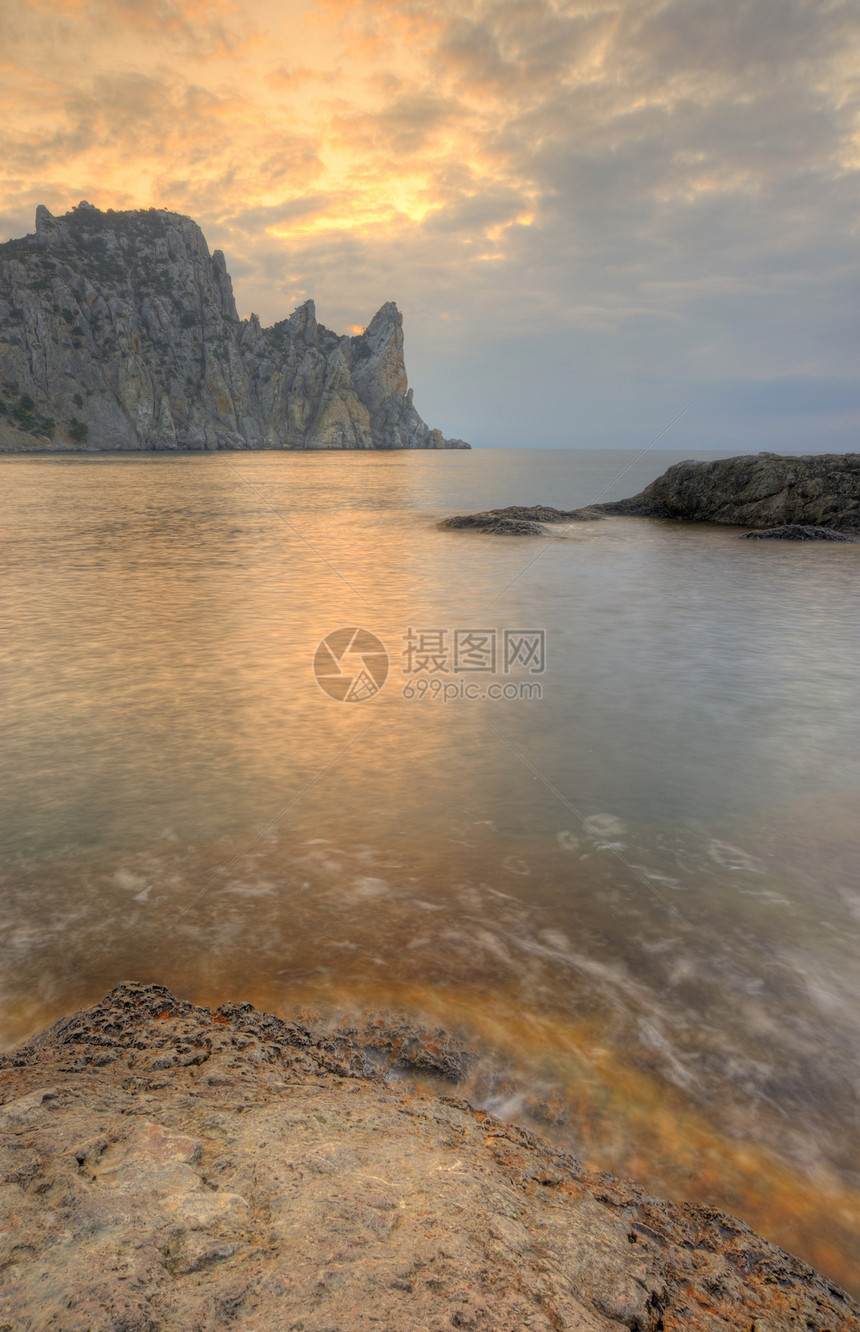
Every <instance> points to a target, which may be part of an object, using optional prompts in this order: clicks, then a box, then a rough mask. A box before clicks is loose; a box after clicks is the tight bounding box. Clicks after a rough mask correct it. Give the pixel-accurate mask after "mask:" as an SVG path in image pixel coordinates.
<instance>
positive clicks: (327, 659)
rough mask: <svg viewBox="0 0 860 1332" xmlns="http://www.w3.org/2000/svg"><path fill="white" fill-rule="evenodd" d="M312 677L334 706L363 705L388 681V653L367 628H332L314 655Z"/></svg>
mask: <svg viewBox="0 0 860 1332" xmlns="http://www.w3.org/2000/svg"><path fill="white" fill-rule="evenodd" d="M314 676H315V678H316V682H317V684H318V685H319V687H320V689H321V690H322V691H323V693H325V694H328V696H329V698H334V699H336V700H337V702H338V703H366V702H367V700H368V699H370V698H374V697H375V696H376V695H377V694H378V693H379V691H380V689H381V688H382V686H383V685H384V684H385V681H386V680H387V679H388V653H387V652H386V650H385V645H384V644H383V643H381V642H380V640H379V639H378V638H377V637H376V634H372V633H371V632H370V630H369V629H359V628H356V627H355V626H352V627H350V628H348V629H335V630H334V632H333V633H331V634H326V636H325V638H324V639H323V640H322V642H321V643H320V644H319V646H318V647H317V650H316V652H315V653H314Z"/></svg>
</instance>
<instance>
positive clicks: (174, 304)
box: [0, 203, 469, 452]
mask: <svg viewBox="0 0 860 1332" xmlns="http://www.w3.org/2000/svg"><path fill="white" fill-rule="evenodd" d="M468 447H469V446H468V444H465V443H464V442H463V440H459V439H444V438H443V437H442V435H441V433H440V432H439V431H438V430H431V429H430V428H429V427H428V426H427V425H425V423H424V422H423V421H422V419H421V417H420V416H419V415H418V413H417V411H416V410H415V408H414V406H413V404H412V391H411V389H409V388H408V387H407V380H406V369H405V366H404V362H403V318H402V316H401V314H400V311H399V310H398V309H397V306H396V305H395V304H394V303H393V302H388V303H387V304H385V305H383V306H382V308H381V309H380V310H379V311H378V312H377V314H376V315H374V317H373V319H372V320H371V321H370V324H369V325H368V326H367V328H366V329H365V330H364V332H363V333H362V334H360V335H358V336H356V337H341V336H339V335H338V334H337V333H333V332H331V330H330V329H327V328H325V327H324V326H323V325H322V324H318V323H317V319H316V312H315V309H314V303H313V301H306V302H305V303H304V305H301V306H299V308H298V309H297V310H295V311H294V312H293V314H291V315H290V317H289V318H288V319H282V320H280V321H279V322H278V323H276V324H274V325H273V326H272V327H271V328H263V327H262V325H261V324H260V321H259V319H258V318H257V316H256V315H253V314H252V315H251V317H250V319H246V320H241V319H240V318H239V315H238V313H237V311H236V303H235V301H234V299H233V286H232V283H231V281H230V275H229V274H228V272H227V266H226V263H225V261H224V255H223V254H222V253H221V251H220V250H216V251H215V252H214V254H211V255H210V253H209V248H208V246H207V244H206V240H205V238H204V236H203V232H202V231H201V230H200V228H199V227H198V226H197V224H196V223H195V222H193V221H192V220H191V218H189V217H183V216H182V215H181V214H179V213H169V212H166V211H164V210H163V209H154V208H152V209H148V210H138V211H134V212H114V211H113V210H109V211H108V212H100V211H99V209H97V208H93V207H92V205H91V204H88V203H81V204H79V205H78V207H77V208H73V209H72V210H71V212H69V213H66V214H65V216H63V217H53V216H52V215H51V214H50V213H49V212H48V210H47V208H45V207H44V206H43V205H40V206H39V208H38V209H37V210H36V232H35V234H34V235H30V236H25V237H23V238H22V239H21V240H12V241H7V242H6V243H5V244H2V245H0V452H3V451H5V452H16V451H22V450H32V449H35V448H42V449H50V448H55V449H76V450H105V449H177V448H181V449H245V448H249V449H254V448H278V449H281V448H283V449H448V448H457V449H461V448H462V449H465V448H468Z"/></svg>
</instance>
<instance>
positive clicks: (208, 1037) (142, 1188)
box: [0, 985, 860, 1332]
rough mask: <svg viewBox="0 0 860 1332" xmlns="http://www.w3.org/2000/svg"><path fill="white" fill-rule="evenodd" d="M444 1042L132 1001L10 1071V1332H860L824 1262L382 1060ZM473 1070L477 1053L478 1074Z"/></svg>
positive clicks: (152, 993)
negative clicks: (435, 1090)
mask: <svg viewBox="0 0 860 1332" xmlns="http://www.w3.org/2000/svg"><path fill="white" fill-rule="evenodd" d="M364 1041H369V1042H370V1043H371V1045H372V1047H373V1049H374V1051H375V1053H376V1058H377V1059H379V1058H380V1056H385V1059H384V1060H383V1065H384V1064H385V1062H386V1061H387V1063H388V1065H389V1066H390V1065H392V1064H397V1065H404V1064H405V1065H406V1066H407V1067H417V1068H419V1069H422V1070H425V1069H429V1071H431V1072H433V1073H434V1074H435V1075H437V1076H439V1077H443V1078H452V1077H453V1078H456V1077H457V1075H458V1072H459V1070H460V1068H461V1067H465V1066H466V1064H467V1063H468V1058H467V1056H466V1053H465V1052H464V1051H463V1050H462V1048H461V1047H460V1046H459V1044H458V1043H457V1042H456V1041H454V1042H452V1041H451V1040H450V1039H449V1038H447V1037H445V1034H444V1033H441V1032H438V1031H429V1032H428V1031H412V1030H411V1029H410V1027H409V1024H408V1022H407V1021H405V1020H403V1019H392V1020H386V1019H384V1018H380V1017H379V1016H378V1015H377V1016H374V1017H371V1018H369V1019H368V1020H367V1022H366V1023H365V1024H364V1026H363V1027H362V1028H361V1030H360V1031H359V1030H358V1029H354V1030H351V1031H339V1032H337V1031H331V1030H328V1029H325V1028H319V1027H315V1026H314V1025H313V1024H312V1023H309V1022H305V1021H303V1022H286V1021H283V1020H281V1019H280V1018H277V1017H274V1016H272V1015H270V1014H265V1013H258V1012H256V1011H255V1010H254V1009H253V1008H252V1007H251V1005H250V1004H225V1005H223V1006H222V1007H221V1008H219V1009H218V1010H217V1012H215V1013H211V1012H210V1011H209V1010H208V1009H204V1008H198V1007H195V1006H193V1005H191V1004H188V1003H185V1002H182V1001H179V1000H177V999H176V998H174V996H173V995H172V994H170V992H169V991H168V990H165V989H163V988H162V987H159V986H141V985H121V986H118V987H117V989H115V990H114V991H113V992H112V993H111V994H110V995H108V997H107V998H106V999H105V1000H104V1001H103V1002H102V1003H100V1004H97V1005H96V1006H95V1007H94V1008H92V1009H89V1010H87V1011H85V1012H82V1013H78V1014H76V1015H75V1016H74V1017H72V1018H69V1019H65V1020H63V1021H61V1022H58V1023H57V1024H56V1025H55V1026H54V1027H52V1028H51V1029H50V1030H49V1031H47V1032H45V1033H43V1034H42V1035H41V1036H38V1037H36V1038H35V1039H34V1040H33V1041H31V1042H30V1043H29V1044H28V1045H25V1046H23V1047H21V1048H19V1049H18V1050H14V1051H12V1052H10V1053H9V1054H7V1055H5V1056H3V1057H2V1058H0V1099H2V1104H0V1126H2V1129H3V1132H2V1135H0V1166H2V1174H0V1178H2V1179H3V1181H4V1183H3V1184H2V1185H0V1196H2V1207H3V1217H2V1223H0V1268H2V1270H3V1273H4V1276H3V1284H2V1285H0V1326H5V1327H10V1328H12V1327H14V1328H27V1329H30V1332H39V1330H40V1329H48V1328H62V1329H63V1332H85V1329H86V1330H90V1329H92V1330H97V1329H98V1330H100V1329H118V1328H125V1329H132V1328H134V1329H144V1328H146V1329H151V1330H153V1332H154V1330H156V1329H168V1328H180V1327H188V1328H191V1327H193V1328H198V1329H201V1330H204V1329H205V1330H208V1329H218V1328H227V1327H232V1328H237V1329H241V1328H247V1329H251V1328H260V1329H262V1328H296V1329H298V1328H301V1329H303V1332H323V1329H331V1328H347V1327H348V1328H350V1329H351V1330H353V1332H370V1330H371V1329H378V1328H380V1327H387V1328H397V1329H398V1330H400V1329H403V1332H409V1329H415V1332H419V1330H420V1332H426V1330H428V1329H432V1332H444V1330H445V1329H449V1328H451V1327H454V1328H457V1327H461V1328H462V1327H474V1328H486V1329H488V1332H489V1329H492V1330H493V1332H521V1329H523V1328H532V1329H534V1330H535V1332H551V1330H552V1329H567V1328H569V1329H573V1328H576V1329H582V1332H617V1330H618V1329H619V1328H620V1327H626V1328H638V1329H639V1332H658V1330H659V1329H662V1330H663V1332H670V1330H677V1332H680V1330H681V1329H686V1328H696V1329H699V1330H701V1332H726V1329H738V1332H741V1330H742V1332H749V1329H750V1328H755V1329H766V1328H767V1329H774V1330H775V1329H777V1328H779V1329H781V1330H783V1329H784V1330H786V1332H787V1330H788V1329H797V1332H825V1329H828V1330H829V1332H842V1330H844V1332H857V1329H860V1310H858V1307H857V1305H856V1304H855V1303H854V1302H853V1301H852V1300H851V1299H850V1297H849V1296H847V1295H846V1294H845V1293H844V1292H842V1291H840V1290H839V1289H838V1288H836V1287H835V1286H834V1285H833V1284H832V1283H831V1282H829V1281H827V1280H825V1279H824V1278H822V1277H820V1276H818V1275H816V1273H815V1272H814V1271H813V1270H812V1269H811V1268H810V1267H809V1266H808V1265H807V1264H806V1263H803V1262H801V1261H799V1260H798V1259H795V1258H792V1257H790V1256H789V1255H788V1254H786V1253H784V1252H783V1251H782V1250H780V1249H778V1248H777V1247H776V1246H775V1245H773V1244H769V1243H768V1242H767V1241H765V1240H763V1239H760V1238H759V1237H758V1236H756V1235H755V1234H754V1233H753V1232H752V1231H751V1230H750V1229H749V1228H748V1227H747V1226H745V1225H744V1224H743V1223H742V1222H740V1221H736V1220H734V1219H733V1218H732V1217H730V1216H727V1215H725V1214H724V1213H721V1212H718V1211H716V1210H715V1209H713V1208H709V1207H697V1206H693V1205H690V1204H683V1205H681V1206H677V1205H675V1204H673V1203H669V1202H663V1201H661V1200H659V1199H658V1198H655V1197H653V1196H652V1195H650V1194H648V1193H646V1192H645V1191H644V1190H642V1189H640V1188H638V1187H637V1186H636V1185H634V1184H632V1183H630V1182H628V1181H623V1180H618V1179H615V1178H613V1177H612V1176H610V1175H603V1174H597V1173H594V1172H592V1171H589V1170H586V1169H584V1168H583V1167H582V1166H581V1165H580V1164H579V1163H578V1162H577V1161H576V1160H575V1159H574V1158H573V1157H571V1156H568V1155H565V1154H563V1153H561V1152H558V1151H555V1150H553V1149H552V1148H551V1147H549V1146H548V1145H547V1144H546V1143H544V1142H542V1141H541V1140H540V1139H538V1138H536V1137H534V1136H532V1135H531V1134H529V1133H527V1132H525V1131H524V1130H522V1129H519V1128H516V1127H513V1126H511V1125H508V1124H505V1123H502V1122H501V1121H500V1120H498V1119H495V1118H494V1117H493V1116H492V1115H489V1114H486V1113H484V1112H481V1111H476V1110H474V1109H473V1108H472V1107H471V1106H470V1105H469V1104H468V1103H467V1102H465V1101H462V1100H459V1099H457V1098H456V1097H434V1096H430V1095H423V1096H422V1095H417V1094H415V1092H414V1091H413V1090H411V1089H409V1088H408V1087H406V1086H404V1084H403V1083H401V1082H400V1081H398V1080H397V1079H394V1078H393V1077H392V1075H391V1074H390V1073H389V1072H387V1071H386V1068H385V1067H384V1066H383V1067H379V1066H378V1064H377V1063H375V1062H372V1061H371V1060H370V1059H369V1058H368V1057H367V1054H366V1052H365V1048H364V1045H363V1042H364ZM464 1061H465V1062H464Z"/></svg>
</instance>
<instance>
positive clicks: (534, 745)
mask: <svg viewBox="0 0 860 1332" xmlns="http://www.w3.org/2000/svg"><path fill="white" fill-rule="evenodd" d="M685 456H687V455H685V454H684V453H683V452H677V451H671V452H670V451H667V450H658V449H656V448H652V449H649V450H646V451H644V452H640V453H637V452H635V451H633V450H629V451H624V450H593V451H589V450H570V451H567V450H545V449H521V450H516V449H512V450H497V449H481V450H477V449H476V450H474V451H472V452H461V451H451V452H393V453H388V452H385V453H375V452H368V453H364V452H359V453H327V452H326V453H316V452H301V453H292V452H287V453H282V452H260V453H215V454H140V455H134V454H126V455H88V456H87V455H49V456H40V455H29V456H18V457H11V456H7V457H4V458H2V459H0V534H1V535H0V543H2V568H3V573H2V579H0V621H2V626H3V632H2V642H0V670H2V693H3V708H2V757H0V798H2V812H0V1043H2V1045H3V1046H5V1047H9V1046H12V1045H13V1044H15V1043H16V1042H18V1041H21V1040H23V1039H24V1038H26V1037H27V1036H29V1035H31V1034H32V1033H34V1032H36V1031H38V1030H40V1029H42V1028H43V1027H45V1026H46V1025H47V1024H49V1023H51V1022H53V1021H54V1020H56V1019H58V1018H59V1017H61V1016H63V1015H66V1014H68V1013H70V1012H72V1011H74V1010H75V1009H77V1008H79V1007H82V1006H84V1005H89V1004H91V1003H93V1002H95V1001H96V1000H98V999H99V998H101V997H102V996H103V995H104V994H105V993H106V992H107V991H108V990H110V989H111V988H112V987H113V986H114V985H115V984H117V983H118V982H120V981H123V980H138V981H146V982H153V983H158V984H163V985H166V986H169V987H170V988H171V989H172V990H173V991H174V992H175V993H176V994H177V995H180V996H182V997H183V998H187V999H190V1000H193V1001H194V1002H196V1003H201V1004H207V1005H211V1006H216V1005H217V1004H219V1003H221V1002H223V1001H224V1000H227V999H232V1000H247V1001H250V1002H251V1003H253V1004H255V1005H257V1006H258V1007H260V1008H264V1009H268V1010H273V1011H276V1012H279V1013H281V1014H283V1015H285V1016H291V1015H293V1014H295V1013H304V1014H307V1013H309V1012H314V1013H317V1014H320V1015H321V1016H322V1017H324V1018H325V1019H326V1020H328V1019H332V1020H334V1019H343V1020H350V1019H351V1017H352V1016H353V1015H355V1014H357V1013H360V1012H367V1011H368V1010H372V1011H377V1010H385V1011H393V1012H396V1013H400V1014H405V1015H407V1016H408V1017H409V1018H410V1019H411V1020H413V1021H415V1022H419V1023H422V1024H424V1026H425V1027H426V1028H427V1029H428V1030H432V1031H435V1030H436V1029H444V1030H446V1031H451V1032H455V1033H457V1034H458V1036H459V1037H460V1039H462V1040H463V1041H464V1042H465V1043H466V1045H468V1046H469V1048H470V1049H473V1050H475V1051H476V1056H475V1061H474V1064H473V1071H472V1073H471V1074H470V1080H468V1081H467V1084H466V1085H465V1086H464V1087H462V1088H461V1089H460V1093H459V1094H461V1095H467V1096H468V1097H469V1099H471V1100H472V1101H473V1103H475V1104H481V1105H483V1106H484V1107H485V1108H488V1109H490V1110H492V1111H493V1112H494V1113H496V1114H498V1115H500V1116H501V1117H505V1118H510V1119H514V1120H516V1121H517V1122H523V1123H526V1124H528V1125H529V1126H531V1127H532V1128H535V1129H537V1130H538V1131H539V1132H541V1133H544V1134H546V1135H548V1136H549V1137H551V1138H552V1139H553V1140H554V1141H555V1142H556V1143H558V1144H559V1145H561V1146H562V1147H563V1148H564V1149H565V1150H567V1151H570V1152H572V1153H573V1154H574V1155H575V1156H577V1157H578V1158H579V1159H580V1160H581V1161H583V1162H584V1163H586V1164H587V1165H589V1166H591V1167H593V1168H594V1169H597V1170H606V1171H611V1172H612V1173H615V1174H625V1175H631V1176H633V1177H634V1178H635V1179H637V1180H639V1181H640V1182H641V1183H643V1184H644V1185H645V1186H646V1187H648V1188H649V1189H651V1190H652V1191H654V1192H656V1193H659V1194H661V1195H664V1196H668V1197H672V1198H676V1199H681V1200H685V1199H686V1200H690V1201H705V1202H708V1203H712V1204H715V1205H716V1206H718V1207H721V1208H723V1209H725V1210H727V1211H729V1212H731V1213H733V1214H734V1215H737V1216H740V1217H741V1218H743V1219H744V1220H745V1221H748V1222H749V1223H750V1224H751V1225H753V1226H754V1227H755V1228H756V1229H757V1230H758V1231H760V1232H761V1233H762V1234H764V1235H765V1236H766V1237H767V1238H769V1239H771V1240H774V1241H775V1242H777V1243H779V1244H781V1245H782V1246H783V1247H785V1248H787V1249H788V1250H790V1251H791V1252H793V1253H796V1254H799V1255H800V1256H801V1257H803V1258H806V1259H808V1260H809V1261H810V1262H812V1263H813V1264H814V1265H815V1266H816V1267H818V1268H819V1269H820V1270H822V1271H823V1272H825V1273H826V1274H827V1275H829V1276H830V1277H831V1278H832V1279H834V1280H836V1281H838V1282H840V1283H841V1284H842V1285H844V1286H847V1287H848V1288H849V1289H851V1290H853V1291H854V1292H856V1293H860V1238H858V1236H860V1156H858V1143H860V1123H858V1119H860V1109H859V1108H860V1071H858V1070H860V1062H859V1061H858V1054H860V1028H858V990H860V985H858V981H860V966H858V960H860V817H858V809H860V800H858V796H860V544H850V545H849V544H845V545H842V544H833V545H829V544H826V543H824V544H821V545H819V544H817V543H814V544H801V545H795V544H789V543H782V542H759V541H747V540H743V539H740V538H739V534H738V532H737V530H735V529H732V528H725V527H718V526H714V525H707V524H702V525H698V524H687V523H675V522H658V521H651V520H647V519H637V518H610V519H605V520H603V521H595V522H579V523H573V524H569V525H566V526H563V527H560V528H557V529H556V528H553V529H552V530H551V532H550V534H548V535H544V536H532V537H512V536H501V535H491V534H486V533H481V532H475V531H468V530H458V531H452V530H442V529H440V528H439V527H438V522H439V520H440V519H442V518H444V517H446V516H448V515H450V514H453V513H469V512H473V511H475V510H478V509H487V508H495V507H500V506H505V505H509V504H525V505H530V504H534V503H543V504H551V505H555V506H557V507H561V508H565V509H568V508H574V507H578V506H581V505H586V504H589V503H591V502H593V501H595V500H605V499H615V498H620V497H622V496H625V495H631V494H634V493H636V492H637V491H638V490H640V489H641V488H642V486H644V485H645V484H647V483H648V482H649V481H651V480H652V479H653V478H654V477H656V476H658V475H659V474H661V473H662V472H663V471H664V470H665V469H666V468H667V467H668V466H670V465H671V464H672V463H674V462H678V461H680V460H681V459H682V458H684V457H685ZM694 456H698V457H711V456H715V455H712V454H697V455H694Z"/></svg>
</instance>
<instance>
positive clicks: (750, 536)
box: [741, 523, 852, 541]
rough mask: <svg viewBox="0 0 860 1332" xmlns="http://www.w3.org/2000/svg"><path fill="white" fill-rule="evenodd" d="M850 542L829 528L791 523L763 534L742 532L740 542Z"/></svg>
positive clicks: (844, 536) (766, 529) (767, 530)
mask: <svg viewBox="0 0 860 1332" xmlns="http://www.w3.org/2000/svg"><path fill="white" fill-rule="evenodd" d="M751 540H752V541H851V540H852V538H851V537H850V536H846V535H845V533H844V532H832V531H831V530H830V528H829V527H800V526H798V524H797V523H791V524H790V525H789V526H787V527H767V528H765V530H764V531H763V532H744V533H743V535H742V537H741V541H751Z"/></svg>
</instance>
